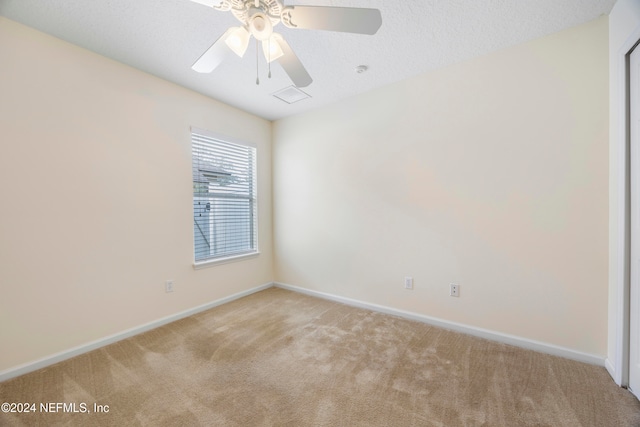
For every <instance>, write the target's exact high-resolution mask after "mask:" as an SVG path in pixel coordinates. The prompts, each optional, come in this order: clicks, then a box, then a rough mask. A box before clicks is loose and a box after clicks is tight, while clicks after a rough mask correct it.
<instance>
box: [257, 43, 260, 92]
mask: <svg viewBox="0 0 640 427" xmlns="http://www.w3.org/2000/svg"><path fill="white" fill-rule="evenodd" d="M259 43H260V42H258V39H256V84H257V85H259V84H260V75H259V73H258V71H259V70H258V56H259V55H258V48H259V47H260V46H259Z"/></svg>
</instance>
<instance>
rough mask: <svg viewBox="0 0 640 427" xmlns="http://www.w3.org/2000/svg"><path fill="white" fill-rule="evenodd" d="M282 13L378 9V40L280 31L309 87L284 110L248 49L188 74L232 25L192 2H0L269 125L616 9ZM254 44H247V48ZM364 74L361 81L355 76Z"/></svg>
mask: <svg viewBox="0 0 640 427" xmlns="http://www.w3.org/2000/svg"><path fill="white" fill-rule="evenodd" d="M284 3H285V5H298V4H307V5H316V6H344V7H369V8H377V9H380V11H381V12H382V27H381V28H380V30H379V31H378V33H377V34H376V35H373V36H367V35H360V34H348V33H335V32H326V31H315V30H293V29H289V28H286V27H284V26H283V25H278V27H277V31H278V32H280V33H281V34H283V35H284V37H285V39H286V40H287V41H288V42H289V44H290V45H291V47H292V48H293V50H294V51H295V52H296V54H297V55H298V57H299V58H300V60H301V61H302V63H303V64H304V65H305V67H306V68H307V70H308V71H309V73H310V74H311V77H312V78H313V83H312V84H311V85H310V86H308V87H306V88H304V91H305V92H307V93H308V94H309V95H311V96H312V98H308V99H305V100H302V101H300V102H298V103H295V104H286V103H284V102H282V101H280V100H278V99H276V98H274V97H273V96H271V93H273V92H275V91H277V90H279V89H282V88H285V87H287V86H290V85H291V82H290V80H289V79H288V77H287V76H286V75H285V74H284V71H283V70H282V69H281V68H280V66H279V65H278V64H277V63H273V64H272V74H273V77H272V78H271V79H268V78H267V72H266V64H265V61H264V58H262V57H261V58H260V64H259V66H260V85H256V84H255V80H256V61H255V54H256V51H255V44H254V43H252V44H251V45H250V47H249V50H248V51H247V53H246V55H245V57H244V58H243V59H240V58H237V57H233V58H231V59H230V60H229V61H227V62H225V63H223V64H222V65H220V66H219V67H218V68H217V69H216V70H214V71H213V73H211V74H199V73H196V72H195V71H193V70H192V69H191V65H192V64H193V63H194V62H195V60H196V59H198V57H199V56H200V55H201V54H202V52H204V51H205V50H206V49H207V48H208V47H209V46H210V45H211V44H212V43H213V42H214V41H215V40H216V39H217V38H218V37H219V36H220V35H221V34H222V33H223V32H224V31H225V30H226V29H227V28H228V27H229V26H236V25H237V23H238V21H236V20H235V18H234V17H233V16H232V15H231V13H230V12H218V11H216V10H214V9H211V8H207V7H205V6H203V5H200V4H197V3H193V2H191V1H189V0H133V1H132V0H0V15H4V16H6V17H7V18H9V19H12V20H14V21H17V22H20V23H23V24H25V25H28V26H30V27H33V28H35V29H38V30H40V31H43V32H45V33H48V34H51V35H53V36H55V37H58V38H60V39H63V40H66V41H68V42H71V43H73V44H76V45H78V46H81V47H84V48H86V49H89V50H91V51H93V52H96V53H99V54H101V55H104V56H106V57H109V58H112V59H115V60H116V61H119V62H122V63H125V64H128V65H130V66H133V67H135V68H138V69H140V70H143V71H145V72H147V73H150V74H153V75H155V76H158V77H161V78H163V79H166V80H169V81H171V82H174V83H177V84H179V85H181V86H184V87H187V88H189V89H192V90H194V91H197V92H200V93H202V94H204V95H207V96H210V97H212V98H215V99H218V100H220V101H222V102H225V103H227V104H230V105H233V106H235V107H237V108H240V109H242V110H245V111H248V112H250V113H253V114H256V115H258V116H261V117H264V118H266V119H269V120H274V119H279V118H282V117H287V116H290V115H293V114H298V113H301V112H303V111H308V110H310V109H313V108H317V107H319V106H322V105H326V104H329V103H332V102H334V101H336V100H338V99H342V98H346V97H348V96H351V95H354V94H357V93H361V92H365V91H367V90H370V89H373V88H376V87H380V86H383V85H386V84H389V83H392V82H395V81H398V80H401V79H404V78H407V77H410V76H414V75H417V74H420V73H423V72H425V71H428V70H432V69H435V68H440V67H443V66H446V65H448V64H451V63H454V62H458V61H461V60H464V59H469V58H472V57H475V56H478V55H482V54H485V53H488V52H491V51H495V50H498V49H501V48H504V47H507V46H512V45H514V44H518V43H522V42H525V41H528V40H532V39H535V38H538V37H542V36H545V35H548V34H551V33H554V32H557V31H560V30H563V29H565V28H569V27H572V26H575V25H579V24H582V23H584V22H587V21H590V20H592V19H595V18H597V17H598V16H600V15H603V14H608V13H609V12H610V11H611V8H612V7H613V5H614V3H615V0H446V1H445V0H403V1H382V0H369V1H367V0H342V1H338V0H285V2H284ZM252 41H253V40H252ZM361 64H364V65H367V66H368V67H369V70H368V71H367V72H365V73H362V74H358V73H356V72H355V67H356V66H358V65H361Z"/></svg>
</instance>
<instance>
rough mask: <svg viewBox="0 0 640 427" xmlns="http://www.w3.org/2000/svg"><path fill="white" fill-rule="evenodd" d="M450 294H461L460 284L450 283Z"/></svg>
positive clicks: (455, 295) (453, 295)
mask: <svg viewBox="0 0 640 427" xmlns="http://www.w3.org/2000/svg"><path fill="white" fill-rule="evenodd" d="M449 295H451V296H452V297H459V296H460V285H456V284H455V283H450V284H449Z"/></svg>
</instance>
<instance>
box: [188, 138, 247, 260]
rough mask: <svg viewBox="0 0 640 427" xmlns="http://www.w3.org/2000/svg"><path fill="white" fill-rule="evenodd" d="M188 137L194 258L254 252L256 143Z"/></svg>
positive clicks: (202, 258)
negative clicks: (251, 145) (191, 179)
mask: <svg viewBox="0 0 640 427" xmlns="http://www.w3.org/2000/svg"><path fill="white" fill-rule="evenodd" d="M191 137H192V160H193V163H192V172H193V235H194V253H195V260H196V261H204V260H207V259H214V258H221V257H227V256H232V255H239V254H244V253H251V252H256V251H257V239H256V236H257V220H256V218H257V215H256V195H255V189H256V181H255V180H256V173H255V172H256V164H255V159H256V149H255V148H253V147H248V146H244V145H240V144H234V143H230V142H226V141H222V140H220V139H216V138H212V137H209V136H205V135H200V134H198V133H195V132H194V133H192V136H191Z"/></svg>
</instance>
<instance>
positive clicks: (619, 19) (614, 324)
mask: <svg viewBox="0 0 640 427" xmlns="http://www.w3.org/2000/svg"><path fill="white" fill-rule="evenodd" d="M639 30H640V2H638V1H637V0H618V2H617V3H616V4H615V6H614V7H613V10H612V11H611V13H610V14H609V87H610V98H609V105H610V110H609V123H610V130H609V172H610V173H609V343H608V352H607V369H609V372H610V373H611V375H612V376H613V378H614V379H615V380H616V382H617V383H618V384H622V383H624V382H625V381H626V380H625V379H624V378H623V377H624V376H625V375H626V374H625V373H624V370H625V368H624V365H625V362H624V358H625V355H624V354H623V353H624V350H623V344H622V343H623V323H625V322H627V320H625V319H624V315H623V312H622V311H623V310H621V309H620V308H621V307H622V305H623V300H624V298H625V297H624V292H625V270H626V268H627V266H626V265H625V253H624V245H625V242H624V239H625V233H626V232H625V229H624V211H625V208H624V204H625V200H624V199H625V196H624V194H625V188H624V186H625V179H626V178H625V162H626V159H625V155H626V153H625V150H626V136H625V131H624V129H625V126H626V125H625V122H624V118H625V100H624V95H623V94H624V93H625V84H626V82H625V80H626V78H625V70H624V61H623V60H622V58H623V57H624V56H625V55H626V54H627V53H628V50H629V49H630V48H631V47H632V46H633V43H635V42H636V41H637V40H638V39H640V32H639ZM634 37H635V39H633V38H634Z"/></svg>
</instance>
